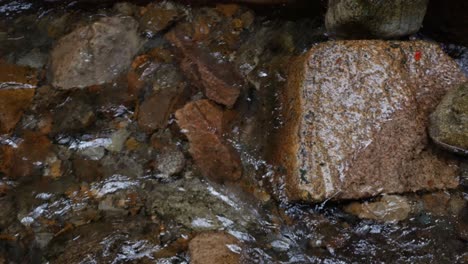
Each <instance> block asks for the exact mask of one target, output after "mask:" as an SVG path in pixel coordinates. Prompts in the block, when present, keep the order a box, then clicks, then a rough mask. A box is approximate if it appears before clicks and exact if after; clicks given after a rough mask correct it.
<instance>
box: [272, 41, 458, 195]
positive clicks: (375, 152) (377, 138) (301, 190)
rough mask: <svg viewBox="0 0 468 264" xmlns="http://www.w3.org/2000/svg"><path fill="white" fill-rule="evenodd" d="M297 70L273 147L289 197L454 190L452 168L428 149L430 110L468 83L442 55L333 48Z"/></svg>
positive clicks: (406, 48)
mask: <svg viewBox="0 0 468 264" xmlns="http://www.w3.org/2000/svg"><path fill="white" fill-rule="evenodd" d="M324 58H327V59H324ZM436 62H437V65H436V66H435V65H434V63H436ZM296 65H297V66H298V68H295V69H293V70H292V72H291V74H292V77H291V79H290V83H289V84H288V88H287V90H286V91H285V92H284V97H283V99H282V101H283V106H282V107H283V115H284V120H285V121H284V122H285V125H284V127H283V128H282V130H281V132H280V136H279V138H278V140H279V141H280V143H279V150H278V156H279V159H280V162H282V164H283V165H284V166H285V168H286V170H287V174H286V183H287V191H288V194H289V196H290V198H292V199H302V200H309V201H321V200H325V199H328V198H333V199H340V198H348V199H349V198H362V197H367V196H373V195H376V194H379V193H398V192H408V191H417V190H433V189H439V188H454V187H456V186H457V185H458V179H457V172H456V167H454V164H451V163H450V162H448V161H446V160H444V159H443V158H440V157H438V156H436V155H435V154H434V153H432V152H431V150H430V149H427V147H426V145H427V136H426V126H427V121H428V120H427V119H428V115H429V113H430V111H432V110H433V109H434V108H435V107H436V105H437V103H438V102H439V101H440V100H441V98H442V96H443V95H444V94H445V92H446V91H448V90H449V89H450V88H451V87H452V86H453V85H454V84H457V83H458V84H459V83H463V82H464V81H465V80H466V77H465V76H464V74H463V73H462V72H461V70H460V69H459V68H458V66H457V65H456V63H455V62H454V61H452V60H451V59H450V58H449V57H448V56H446V55H445V54H444V53H443V52H442V50H441V49H440V48H439V47H438V46H436V45H434V44H431V43H426V42H383V41H344V42H329V43H325V44H321V45H318V46H316V47H314V48H312V49H311V50H310V51H309V52H308V53H307V54H306V55H305V56H304V57H303V58H302V59H301V60H299V61H298V62H296ZM434 66H435V67H434ZM390 72H391V74H389V73H390ZM330 73H332V74H330Z"/></svg>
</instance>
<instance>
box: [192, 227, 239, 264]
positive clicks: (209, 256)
mask: <svg viewBox="0 0 468 264" xmlns="http://www.w3.org/2000/svg"><path fill="white" fill-rule="evenodd" d="M241 246H242V245H241V243H240V241H239V240H237V239H236V238H235V237H233V236H231V235H229V234H226V233H224V232H211V233H202V234H199V235H197V236H196V237H195V238H194V239H192V240H191V241H190V243H189V253H190V263H192V264H218V263H224V264H238V263H240V252H234V251H236V250H239V251H240V250H241V249H242V247H241Z"/></svg>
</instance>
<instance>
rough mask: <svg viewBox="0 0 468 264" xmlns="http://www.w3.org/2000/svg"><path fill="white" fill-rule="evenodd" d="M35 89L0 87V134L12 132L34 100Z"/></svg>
mask: <svg viewBox="0 0 468 264" xmlns="http://www.w3.org/2000/svg"><path fill="white" fill-rule="evenodd" d="M34 92H35V89H6V90H2V89H0V134H5V133H10V132H11V130H12V129H13V128H15V126H16V124H17V123H18V121H19V120H20V119H21V116H22V115H23V112H24V110H26V109H27V108H28V107H29V105H30V104H31V102H32V99H33V97H34Z"/></svg>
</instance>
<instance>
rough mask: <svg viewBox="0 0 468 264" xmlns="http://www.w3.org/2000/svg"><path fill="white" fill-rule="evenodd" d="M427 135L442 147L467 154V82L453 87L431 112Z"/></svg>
mask: <svg viewBox="0 0 468 264" xmlns="http://www.w3.org/2000/svg"><path fill="white" fill-rule="evenodd" d="M429 135H430V136H431V138H432V140H434V142H435V143H436V144H438V145H439V146H441V147H442V148H445V149H447V150H450V151H452V152H454V153H458V154H464V155H468V82H467V83H463V84H461V85H458V86H456V87H454V88H453V89H452V90H451V91H450V92H449V93H448V94H447V95H446V96H445V97H444V99H443V100H442V102H441V103H440V104H439V106H437V109H436V110H435V111H434V113H432V114H431V117H430V126H429Z"/></svg>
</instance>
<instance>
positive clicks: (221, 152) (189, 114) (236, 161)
mask: <svg viewBox="0 0 468 264" xmlns="http://www.w3.org/2000/svg"><path fill="white" fill-rule="evenodd" d="M176 119H177V123H178V124H179V127H180V128H181V129H182V132H183V133H185V134H186V135H187V138H188V140H189V142H190V149H189V152H190V154H191V155H192V157H193V159H194V160H195V163H196V164H197V166H198V167H199V168H200V170H201V171H202V173H203V174H204V175H205V176H206V177H208V178H210V179H212V180H214V181H217V182H223V181H235V180H238V179H239V178H240V177H241V176H242V167H241V161H240V157H239V154H238V153H237V152H236V151H235V150H234V148H233V147H232V146H231V145H229V144H228V142H226V140H225V139H224V138H223V111H222V110H221V108H220V107H218V106H216V105H215V104H214V103H211V102H210V101H209V100H206V99H205V100H198V101H195V102H190V103H188V104H186V105H185V106H184V108H182V109H179V110H177V112H176Z"/></svg>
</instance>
